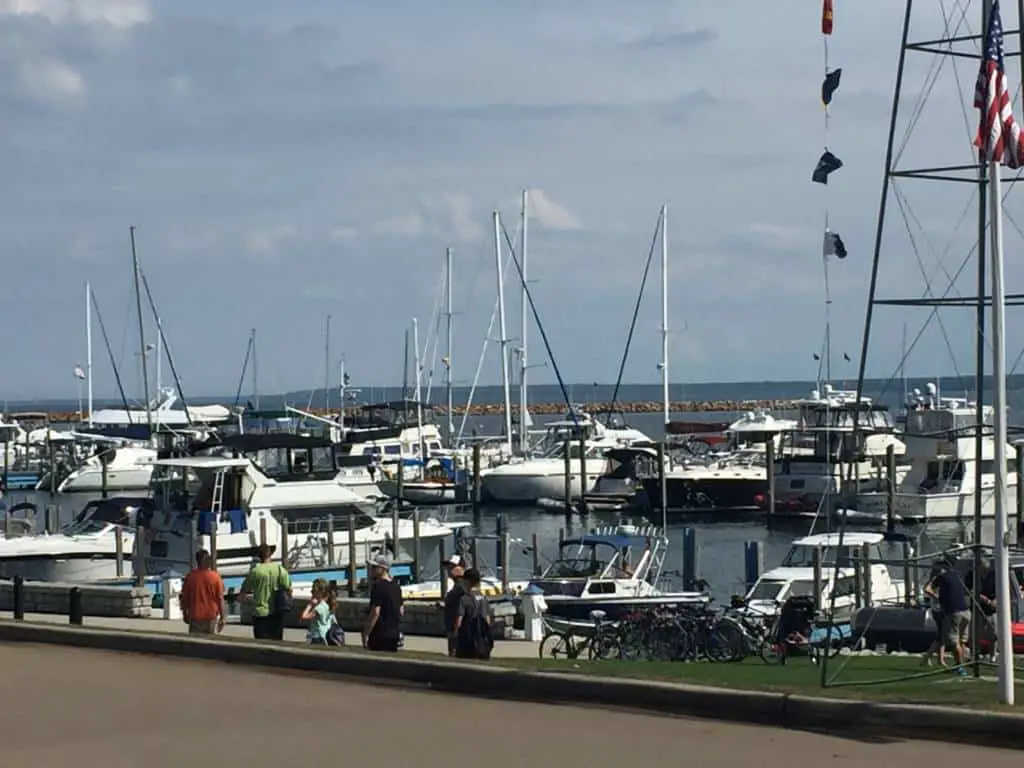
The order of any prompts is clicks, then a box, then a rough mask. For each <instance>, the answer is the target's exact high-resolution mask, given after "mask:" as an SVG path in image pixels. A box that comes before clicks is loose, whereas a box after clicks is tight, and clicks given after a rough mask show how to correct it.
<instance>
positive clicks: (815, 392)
mask: <svg viewBox="0 0 1024 768" xmlns="http://www.w3.org/2000/svg"><path fill="white" fill-rule="evenodd" d="M811 400H821V392H819V391H818V390H816V389H812V390H811Z"/></svg>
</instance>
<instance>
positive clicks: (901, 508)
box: [857, 485, 1017, 522]
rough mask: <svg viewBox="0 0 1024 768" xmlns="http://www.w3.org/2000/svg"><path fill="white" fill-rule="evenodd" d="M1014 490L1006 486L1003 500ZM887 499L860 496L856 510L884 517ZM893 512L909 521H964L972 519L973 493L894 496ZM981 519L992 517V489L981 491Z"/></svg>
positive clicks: (877, 495) (884, 495) (1013, 492)
mask: <svg viewBox="0 0 1024 768" xmlns="http://www.w3.org/2000/svg"><path fill="white" fill-rule="evenodd" d="M1016 492H1017V489H1016V487H1014V486H1011V485H1008V486H1007V487H1006V492H1005V493H1006V495H1005V497H1004V498H1007V499H1012V498H1013V497H1014V495H1015V494H1016ZM887 504H888V496H887V495H886V494H885V493H862V494H860V495H859V496H858V497H857V510H858V511H859V512H865V513H871V514H875V515H880V516H883V517H884V516H885V514H886V513H887V510H886V505H887ZM894 504H895V509H894V513H895V514H896V516H897V517H899V518H900V519H902V520H905V521H908V522H919V521H933V520H953V521H965V520H973V519H974V507H975V495H974V493H928V494H923V493H922V494H916V493H914V494H911V493H897V494H896V496H895V499H894ZM981 516H982V517H989V518H991V517H994V516H995V500H994V489H991V488H986V489H984V490H982V491H981Z"/></svg>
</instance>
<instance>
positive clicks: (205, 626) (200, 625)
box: [188, 619, 219, 635]
mask: <svg viewBox="0 0 1024 768" xmlns="http://www.w3.org/2000/svg"><path fill="white" fill-rule="evenodd" d="M217 624H219V622H218V621H217V619H210V620H209V621H190V622H189V623H188V633H189V634H190V635H216V634H217Z"/></svg>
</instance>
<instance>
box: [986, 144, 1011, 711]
mask: <svg viewBox="0 0 1024 768" xmlns="http://www.w3.org/2000/svg"><path fill="white" fill-rule="evenodd" d="M999 172H1000V168H999V163H998V162H993V163H992V164H991V165H990V167H989V205H990V211H991V213H990V221H989V231H990V232H991V236H992V249H991V250H992V378H993V382H992V383H993V397H992V405H993V407H994V408H995V442H996V445H995V460H994V464H995V489H994V490H995V493H994V494H993V501H994V502H995V510H994V511H995V518H996V521H995V522H996V526H995V527H996V530H995V534H996V535H995V549H996V552H995V555H996V563H995V566H996V638H997V643H998V647H999V659H998V669H999V700H1000V701H1001V702H1002V703H1003V704H1011V705H1012V704H1013V703H1014V674H1013V635H1012V630H1011V626H1010V624H1011V622H1010V557H1009V555H1010V551H1009V539H1008V537H1007V522H1006V484H1007V476H1006V475H1007V472H1006V341H1005V339H1004V336H1003V330H1004V328H1005V321H1006V295H1005V292H1004V291H1005V289H1004V286H1003V216H1002V200H1003V197H1002V191H1001V186H1002V182H1001V180H1000V178H999ZM1017 482H1020V479H1019V478H1018V479H1017ZM979 493H980V489H979ZM975 652H977V651H975Z"/></svg>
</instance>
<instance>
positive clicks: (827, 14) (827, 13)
mask: <svg viewBox="0 0 1024 768" xmlns="http://www.w3.org/2000/svg"><path fill="white" fill-rule="evenodd" d="M821 34H823V35H831V34H832V0H823V2H822V5H821Z"/></svg>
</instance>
